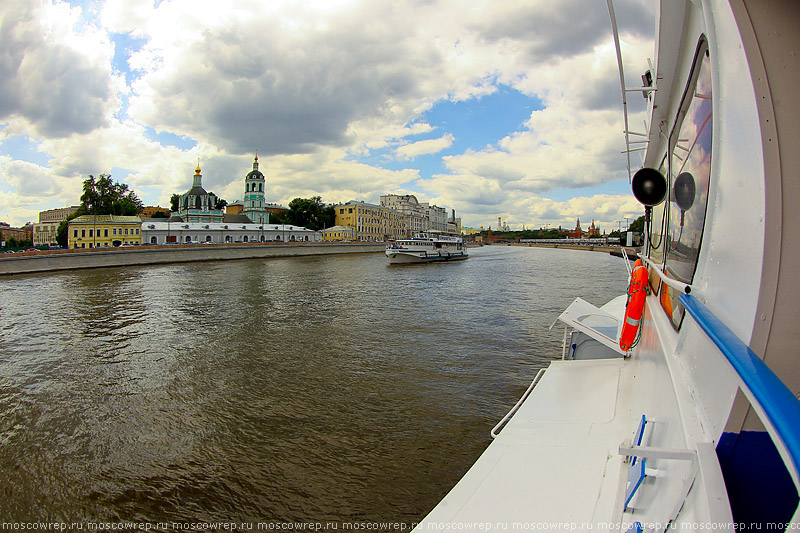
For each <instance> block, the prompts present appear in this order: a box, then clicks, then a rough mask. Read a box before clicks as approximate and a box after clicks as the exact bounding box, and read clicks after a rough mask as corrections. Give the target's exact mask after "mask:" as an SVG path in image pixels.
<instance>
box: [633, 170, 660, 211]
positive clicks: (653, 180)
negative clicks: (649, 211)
mask: <svg viewBox="0 0 800 533" xmlns="http://www.w3.org/2000/svg"><path fill="white" fill-rule="evenodd" d="M631 188H632V189H633V195H634V196H635V197H636V199H637V200H639V203H641V204H643V205H645V206H646V207H653V206H654V205H658V204H660V203H661V202H663V201H664V197H665V196H666V195H667V180H666V178H664V175H663V174H661V172H659V171H658V170H656V169H654V168H642V169H640V170H638V171H637V172H636V174H634V175H633V181H632V182H631Z"/></svg>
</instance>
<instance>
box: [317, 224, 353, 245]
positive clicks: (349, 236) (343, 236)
mask: <svg viewBox="0 0 800 533" xmlns="http://www.w3.org/2000/svg"><path fill="white" fill-rule="evenodd" d="M320 233H321V234H322V240H323V241H326V242H333V241H354V240H356V230H354V229H353V228H351V227H348V226H333V227H332V228H327V229H324V230H321V231H320Z"/></svg>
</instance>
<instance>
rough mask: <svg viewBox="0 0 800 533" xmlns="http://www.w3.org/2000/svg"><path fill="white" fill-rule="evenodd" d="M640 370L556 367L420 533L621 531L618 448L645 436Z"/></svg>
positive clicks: (583, 364)
mask: <svg viewBox="0 0 800 533" xmlns="http://www.w3.org/2000/svg"><path fill="white" fill-rule="evenodd" d="M631 368H632V367H631V365H630V361H626V360H623V359H611V360H585V361H554V362H552V363H551V364H550V367H549V368H548V369H547V371H546V372H545V373H544V375H543V376H542V379H541V380H540V382H539V383H538V384H537V386H536V387H535V388H534V390H533V391H532V392H531V394H530V396H529V397H528V399H527V400H526V401H525V402H524V403H523V404H522V406H521V407H520V408H519V410H518V411H517V413H516V414H515V415H514V416H513V417H512V418H511V420H510V421H509V422H508V424H507V425H506V426H505V428H503V429H502V431H501V432H500V433H499V435H498V436H497V438H496V439H495V440H494V441H493V442H492V443H491V444H490V445H489V447H488V448H487V449H486V451H485V452H484V453H483V454H482V455H481V457H480V458H479V459H478V461H477V462H476V463H475V464H474V465H473V466H472V468H470V470H469V471H468V472H467V473H466V474H465V475H464V477H463V478H462V479H461V481H459V483H458V484H457V485H456V486H455V487H454V488H453V489H452V490H451V491H450V493H448V494H447V496H446V497H445V498H444V499H443V500H442V501H441V502H440V503H439V504H438V505H437V506H436V507H435V508H434V509H433V511H431V512H430V514H428V516H427V517H425V519H424V520H423V521H422V522H421V523H420V524H419V525H418V526H417V531H442V530H447V529H481V530H484V531H486V530H500V531H505V530H512V531H513V530H571V531H587V530H589V529H590V528H591V529H592V530H594V531H607V530H614V531H619V526H617V527H616V528H614V527H609V526H613V524H612V522H614V521H619V520H620V518H621V508H619V507H620V506H621V502H620V498H621V494H622V493H623V492H624V484H625V479H626V478H625V473H624V472H623V469H622V466H623V457H622V456H620V455H619V446H620V444H622V442H623V441H625V440H626V439H628V440H629V439H630V438H631V437H632V435H633V432H634V430H635V429H636V420H635V419H634V417H632V415H631V405H630V403H631V390H630V386H629V385H628V384H629V383H630V382H631V376H630V375H629V374H630V373H631V371H632V370H631ZM618 508H619V509H618ZM615 510H616V511H615ZM612 515H613V516H612ZM590 524H591V525H590Z"/></svg>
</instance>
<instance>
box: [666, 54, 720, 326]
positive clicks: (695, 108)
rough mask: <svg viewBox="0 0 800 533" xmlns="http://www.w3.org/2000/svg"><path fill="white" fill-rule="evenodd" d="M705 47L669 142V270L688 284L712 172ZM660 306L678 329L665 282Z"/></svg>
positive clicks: (674, 300)
mask: <svg viewBox="0 0 800 533" xmlns="http://www.w3.org/2000/svg"><path fill="white" fill-rule="evenodd" d="M707 50H708V47H707V45H706V43H705V42H703V43H701V45H700V49H699V53H698V60H697V63H696V65H695V69H694V72H693V74H695V76H696V77H695V79H694V80H692V81H690V91H687V96H686V101H685V102H684V103H683V105H682V107H681V109H682V111H683V110H685V116H684V117H683V120H682V122H681V123H680V127H679V128H678V129H676V130H673V138H672V139H671V141H670V146H672V147H673V148H672V158H671V162H670V183H671V187H670V198H669V201H670V205H669V221H668V222H669V228H668V233H667V236H666V243H665V248H666V254H667V260H666V271H667V273H668V275H669V276H670V277H673V278H675V279H678V280H680V281H683V282H684V283H691V282H692V278H693V277H694V272H695V268H696V267H697V257H698V255H699V253H700V242H701V240H702V237H703V226H704V224H705V218H706V205H707V204H708V182H709V178H710V176H711V138H712V137H711V133H712V131H711V130H712V124H711V71H710V67H709V60H708V51H707ZM679 120H680V118H679ZM661 305H662V306H663V307H664V310H665V311H666V312H667V313H668V314H669V315H670V317H671V318H672V323H673V325H674V326H675V327H676V328H679V327H680V325H681V321H682V320H683V315H684V309H683V306H682V305H681V304H680V302H679V301H678V294H677V291H675V290H672V289H669V287H666V286H664V287H663V288H662V292H661Z"/></svg>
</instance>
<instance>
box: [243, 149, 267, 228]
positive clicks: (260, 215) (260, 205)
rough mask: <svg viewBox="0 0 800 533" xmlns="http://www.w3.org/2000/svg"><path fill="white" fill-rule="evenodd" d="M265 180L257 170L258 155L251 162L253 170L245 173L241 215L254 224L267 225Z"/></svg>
mask: <svg viewBox="0 0 800 533" xmlns="http://www.w3.org/2000/svg"><path fill="white" fill-rule="evenodd" d="M265 182H266V178H264V174H262V173H261V171H259V170H258V154H256V157H255V160H254V161H253V170H251V171H250V172H248V173H247V176H245V178H244V209H242V214H243V215H247V218H249V219H250V220H252V221H253V222H254V223H256V224H267V223H268V222H269V211H267V210H266V205H267V204H266V202H265V201H264V185H265Z"/></svg>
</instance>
